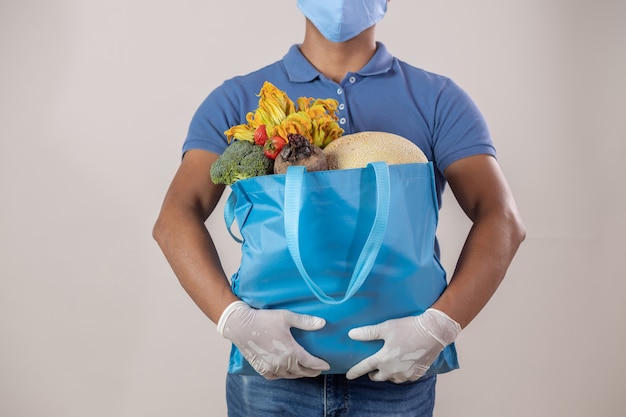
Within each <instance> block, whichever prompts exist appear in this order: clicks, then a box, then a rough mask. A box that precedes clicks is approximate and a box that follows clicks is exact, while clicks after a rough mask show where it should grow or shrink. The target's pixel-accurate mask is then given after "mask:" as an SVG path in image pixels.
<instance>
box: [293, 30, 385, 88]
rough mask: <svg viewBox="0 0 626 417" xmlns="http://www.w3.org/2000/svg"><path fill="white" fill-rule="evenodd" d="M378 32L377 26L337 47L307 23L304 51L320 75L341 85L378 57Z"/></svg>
mask: <svg viewBox="0 0 626 417" xmlns="http://www.w3.org/2000/svg"><path fill="white" fill-rule="evenodd" d="M374 29H375V27H374V26H373V27H371V28H369V29H367V30H365V31H364V32H362V33H361V34H359V35H358V36H356V37H355V38H352V39H350V40H348V41H346V42H341V43H335V42H330V41H329V40H328V39H326V38H324V36H323V35H322V34H321V33H320V32H319V31H318V30H317V28H316V27H315V26H314V25H313V24H312V23H311V22H310V21H309V20H308V19H307V21H306V32H305V35H304V42H302V45H301V46H300V51H301V52H302V54H303V55H304V56H305V57H306V58H307V59H308V60H309V62H310V63H311V64H312V65H313V66H314V67H315V68H316V69H317V70H318V71H319V72H320V73H322V74H324V76H326V77H327V78H329V79H331V80H333V81H335V82H337V83H338V82H341V80H343V79H344V77H345V76H346V74H347V73H348V72H356V71H358V70H360V69H361V68H363V66H364V65H365V64H367V63H368V62H369V60H370V59H371V58H372V56H374V53H375V52H376V38H375V35H374Z"/></svg>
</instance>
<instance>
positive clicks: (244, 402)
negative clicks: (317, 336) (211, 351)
mask: <svg viewBox="0 0 626 417" xmlns="http://www.w3.org/2000/svg"><path fill="white" fill-rule="evenodd" d="M436 380H437V377H436V376H434V375H433V376H426V377H422V378H420V379H419V380H417V381H415V382H407V383H403V384H395V383H393V382H373V381H371V380H370V379H369V378H368V377H367V376H364V377H361V378H358V379H355V380H352V381H350V380H348V379H346V377H345V375H321V376H318V377H316V378H301V379H278V380H273V381H268V380H266V379H265V378H263V377H261V376H257V375H255V376H244V375H235V374H228V377H227V379H226V401H227V405H228V416H229V417H274V416H294V417H432V415H433V408H434V406H435V382H436Z"/></svg>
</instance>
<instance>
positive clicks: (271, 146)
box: [263, 136, 287, 159]
mask: <svg viewBox="0 0 626 417" xmlns="http://www.w3.org/2000/svg"><path fill="white" fill-rule="evenodd" d="M286 143H287V141H286V140H285V139H283V138H281V137H280V136H274V137H273V138H272V139H269V140H267V141H266V142H265V145H263V153H265V156H267V157H268V158H270V159H276V157H277V156H278V154H279V153H280V151H281V150H282V149H283V146H285V144H286Z"/></svg>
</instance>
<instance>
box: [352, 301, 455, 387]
mask: <svg viewBox="0 0 626 417" xmlns="http://www.w3.org/2000/svg"><path fill="white" fill-rule="evenodd" d="M460 332H461V326H460V325H459V324H458V323H457V322H455V321H454V320H452V319H451V318H450V317H448V316H447V315H446V314H445V313H444V312H442V311H439V310H435V309H432V308H429V309H428V310H426V311H425V312H424V313H423V314H421V315H419V316H411V317H404V318H400V319H392V320H387V321H385V322H383V323H380V324H377V325H373V326H364V327H358V328H356V329H352V330H350V332H348V336H350V338H351V339H354V340H360V341H371V340H380V339H382V340H384V341H385V344H384V345H383V347H382V348H381V349H380V350H379V351H378V352H376V353H375V354H373V355H372V356H369V357H367V358H365V359H363V360H362V361H361V362H359V363H357V364H356V365H354V366H353V367H352V368H350V370H349V371H348V373H347V374H346V376H347V378H348V379H355V378H358V377H360V376H362V375H365V374H369V377H370V379H371V380H372V381H392V382H395V383H401V382H406V381H416V380H417V379H419V378H420V377H421V376H422V375H424V374H425V373H426V371H428V368H430V365H432V363H433V362H434V361H435V359H437V356H438V355H439V353H441V351H442V350H443V348H444V347H446V346H447V345H449V344H450V343H452V342H453V341H454V339H455V338H456V337H457V336H458V334H459V333H460Z"/></svg>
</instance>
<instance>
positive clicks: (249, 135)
mask: <svg viewBox="0 0 626 417" xmlns="http://www.w3.org/2000/svg"><path fill="white" fill-rule="evenodd" d="M254 130H255V128H252V127H250V125H248V124H242V125H237V126H233V127H231V128H230V129H228V130H227V131H226V132H224V134H225V135H226V139H227V140H228V142H230V141H231V140H233V139H235V140H246V141H248V142H254Z"/></svg>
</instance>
